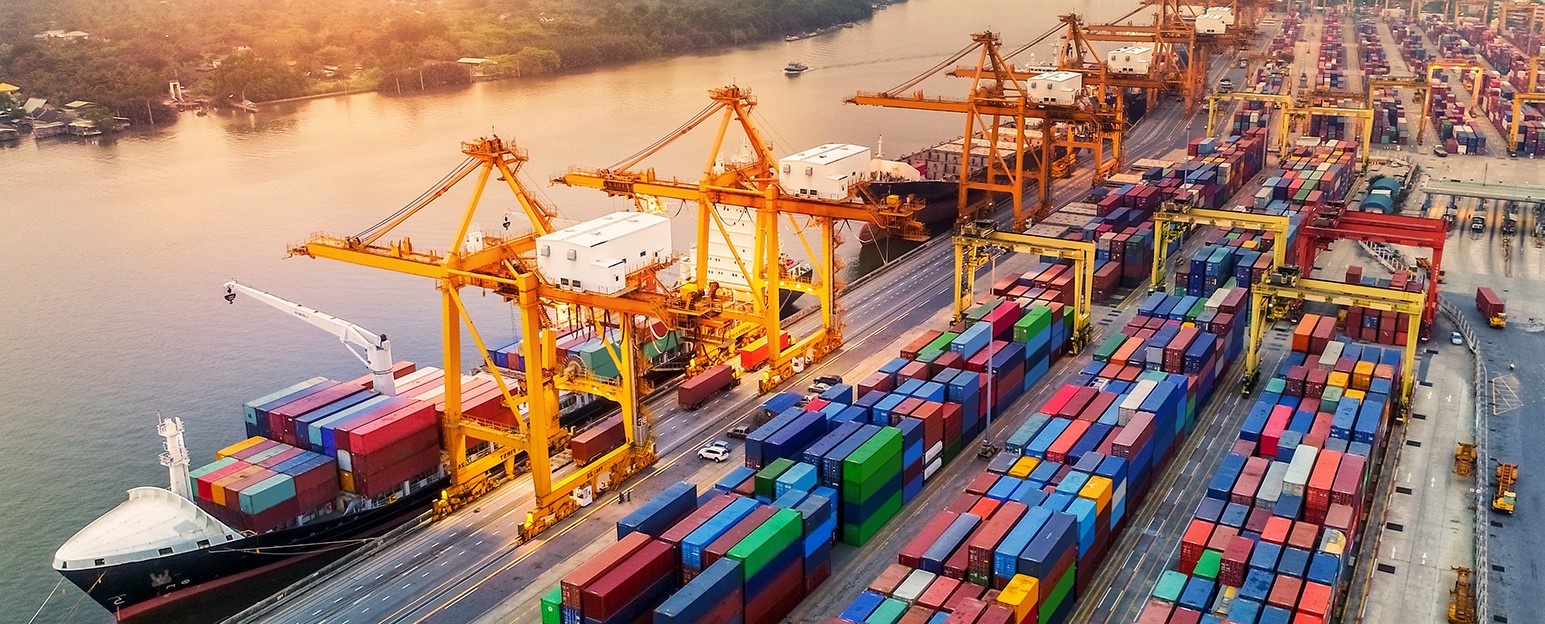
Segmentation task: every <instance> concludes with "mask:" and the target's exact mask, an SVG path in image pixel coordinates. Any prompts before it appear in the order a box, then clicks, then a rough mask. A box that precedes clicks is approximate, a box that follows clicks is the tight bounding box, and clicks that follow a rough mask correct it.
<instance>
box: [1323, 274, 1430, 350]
mask: <svg viewBox="0 0 1545 624" xmlns="http://www.w3.org/2000/svg"><path fill="white" fill-rule="evenodd" d="M1346 282H1347V283H1348V284H1361V285H1363V286H1372V287H1375V288H1388V289H1392V290H1401V291H1405V292H1414V293H1419V292H1422V291H1423V290H1424V288H1425V285H1424V284H1423V282H1422V280H1421V278H1420V277H1419V276H1417V275H1414V274H1412V273H1411V272H1410V271H1407V270H1405V269H1401V270H1399V271H1396V272H1395V274H1394V275H1392V276H1391V277H1390V279H1387V280H1384V279H1374V278H1372V277H1369V276H1365V275H1363V268H1362V267H1360V266H1356V265H1353V266H1350V267H1347V274H1346ZM1410 316H1411V315H1409V314H1406V313H1404V312H1391V311H1389V310H1374V309H1370V308H1364V307H1359V306H1348V307H1347V315H1346V320H1345V323H1344V328H1343V329H1344V331H1345V332H1346V335H1347V337H1349V338H1351V339H1353V340H1357V341H1361V342H1368V343H1374V344H1382V345H1390V346H1400V347H1403V346H1405V344H1406V339H1407V337H1408V336H1407V333H1406V331H1407V328H1408V327H1410V320H1411V319H1410Z"/></svg>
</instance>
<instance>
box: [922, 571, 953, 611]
mask: <svg viewBox="0 0 1545 624" xmlns="http://www.w3.org/2000/svg"><path fill="white" fill-rule="evenodd" d="M960 584H961V581H960V580H958V579H952V578H950V577H947V576H940V577H935V578H934V580H933V582H932V583H929V584H928V589H926V590H923V593H922V594H921V595H919V596H918V597H917V604H920V605H922V606H924V607H927V608H929V609H933V610H935V611H943V610H944V604H945V603H946V602H949V599H950V596H951V595H953V594H954V593H955V590H956V589H959V588H960Z"/></svg>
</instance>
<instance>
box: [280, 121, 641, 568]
mask: <svg viewBox="0 0 1545 624" xmlns="http://www.w3.org/2000/svg"><path fill="white" fill-rule="evenodd" d="M462 152H463V153H464V154H466V156H467V158H466V159H465V160H464V161H462V163H461V164H460V165H459V166H457V168H456V169H454V170H453V171H452V172H451V173H450V174H448V175H447V176H446V177H445V178H444V179H443V180H442V182H441V183H440V184H439V185H437V186H436V187H435V188H434V189H431V190H430V191H428V192H425V193H424V194H423V195H421V196H420V197H419V198H418V199H416V200H414V201H413V202H411V203H409V204H408V205H406V206H404V207H403V208H401V209H400V210H398V211H397V212H395V213H393V214H392V215H390V216H389V217H387V218H386V219H384V220H382V221H381V222H379V223H377V224H376V225H374V226H371V227H370V228H368V229H366V230H364V231H362V232H360V233H359V234H356V235H354V236H348V237H339V236H328V235H316V236H313V237H312V238H311V239H310V240H309V241H308V242H306V243H304V244H301V245H297V246H293V247H291V248H290V250H289V252H290V254H291V255H293V256H305V257H311V258H326V259H331V260H338V261H342V262H347V263H350V264H356V265H360V266H366V267H371V268H377V269H383V270H387V271H392V272H395V273H402V274H406V275H413V276H418V277H424V278H428V279H431V280H434V281H435V283H436V285H437V288H438V290H439V291H440V299H441V322H442V329H443V332H444V341H443V349H444V355H443V359H444V368H445V370H446V371H447V373H448V374H447V375H446V376H445V407H444V410H445V413H444V418H443V419H442V421H441V429H442V433H443V436H444V440H445V445H446V447H447V448H446V451H447V453H448V455H449V457H450V461H449V472H450V476H451V484H450V486H449V487H448V488H447V489H446V490H445V491H444V492H443V493H442V495H441V498H440V500H439V501H437V503H436V505H435V508H436V513H437V515H443V514H444V513H448V512H449V511H451V510H453V509H455V508H457V507H459V506H460V505H463V504H466V503H467V502H469V501H471V500H473V499H475V498H477V497H478V496H480V495H482V494H483V493H485V492H486V491H487V483H488V481H487V479H486V474H487V472H488V471H489V470H492V469H494V468H496V467H498V466H500V465H503V466H504V469H505V472H506V474H511V475H513V474H514V473H515V472H514V471H515V463H514V462H515V458H516V456H517V455H519V454H521V453H524V454H525V455H526V458H527V460H528V462H529V465H530V469H531V477H532V487H533V489H534V491H535V498H536V501H535V509H534V510H532V511H531V512H529V513H528V514H527V517H526V522H525V523H524V524H522V525H521V528H520V534H521V536H522V537H523V538H530V537H531V536H532V535H535V534H536V533H538V532H540V531H542V530H543V529H545V528H547V527H549V526H551V525H552V524H554V523H556V522H557V521H558V520H560V519H562V518H564V517H567V516H568V515H570V514H572V513H573V512H574V511H576V510H577V509H578V508H579V502H578V501H577V500H576V499H575V497H574V496H572V494H575V493H577V492H583V491H584V490H585V488H587V487H588V488H591V489H592V490H593V489H595V488H597V487H598V486H599V485H601V477H602V476H603V475H606V476H608V477H609V478H610V481H609V483H620V482H621V480H624V479H626V478H628V477H630V476H632V475H633V474H636V473H637V472H638V471H639V470H642V469H643V468H644V467H645V466H648V465H649V464H652V463H653V462H654V461H655V450H654V437H653V432H652V429H651V427H650V420H649V416H648V414H647V413H645V412H642V411H640V409H639V407H640V403H639V401H638V394H639V383H640V381H639V378H640V375H639V374H638V371H637V369H636V367H635V359H636V357H635V353H634V345H633V319H634V318H635V317H639V316H644V317H652V318H668V317H667V316H666V314H665V313H664V312H663V301H664V296H663V295H659V294H655V293H652V292H650V289H649V286H650V284H653V283H657V280H655V279H654V278H653V273H652V272H653V271H654V270H657V269H656V268H655V267H646V268H645V269H644V270H641V271H635V272H633V273H630V274H629V275H628V279H627V287H626V288H625V289H623V291H622V292H621V293H620V294H618V295H602V294H597V293H591V292H581V291H575V290H570V289H562V288H557V287H555V286H553V285H552V284H549V283H547V282H546V281H545V280H543V279H542V277H541V276H540V275H539V274H538V273H537V272H536V270H535V268H534V266H535V261H534V258H532V257H531V256H532V254H534V250H535V246H536V239H537V237H538V236H541V235H543V234H547V233H551V232H552V231H553V227H552V218H553V216H554V213H553V212H552V211H550V210H549V209H548V208H547V207H545V206H543V205H542V204H541V203H539V202H538V201H537V200H536V199H535V198H534V197H532V196H531V195H530V194H528V193H527V192H526V191H525V188H524V186H523V184H522V183H521V182H520V181H519V179H518V178H517V176H516V173H517V172H518V171H519V169H520V167H521V165H523V164H524V163H525V162H526V161H527V160H528V158H527V156H526V154H525V152H524V151H523V150H520V149H518V148H517V147H516V146H515V145H514V144H513V143H511V142H506V141H504V140H502V139H499V138H498V137H492V138H483V139H478V140H476V141H471V142H466V143H463V144H462ZM474 174H475V178H474V179H475V187H474V189H473V191H472V193H471V197H470V199H469V200H468V203H467V205H466V208H465V209H464V210H463V211H462V212H461V213H460V214H459V215H458V216H457V219H456V223H455V234H454V236H453V237H451V238H450V247H449V250H448V251H445V252H432V251H424V250H418V249H415V248H414V247H413V245H412V243H411V242H410V241H409V240H408V239H407V238H402V239H399V240H398V241H396V242H391V243H382V239H383V238H384V237H385V236H386V235H388V234H390V233H391V232H392V231H393V229H394V228H396V227H397V226H399V225H401V224H402V223H404V222H405V221H407V220H408V219H409V218H411V217H413V216H414V215H416V214H419V213H420V212H422V211H423V209H424V208H426V207H427V206H428V205H430V204H431V203H432V202H433V201H434V200H435V199H436V198H439V197H441V196H443V195H445V194H446V193H447V192H449V191H450V189H451V188H452V187H454V186H455V185H456V184H457V183H459V182H461V181H462V180H465V179H467V178H468V177H474ZM495 177H497V179H498V180H500V181H503V182H505V183H506V185H507V186H508V187H509V188H510V190H511V191H512V192H513V193H514V195H515V198H516V201H517V202H518V203H519V205H520V207H521V209H522V210H523V211H524V212H525V213H526V216H527V219H528V220H529V222H530V225H531V230H532V231H530V232H526V233H523V234H518V235H515V236H508V237H496V236H487V235H481V233H480V232H476V231H472V219H473V217H474V216H475V214H476V212H477V208H478V205H479V203H480V202H481V201H482V198H483V194H484V191H485V190H486V189H487V186H488V182H489V180H490V178H495ZM469 231H471V232H472V233H471V235H469ZM466 287H475V288H482V289H484V290H487V291H491V292H493V293H495V294H497V295H499V296H501V297H503V298H505V299H506V300H507V301H510V302H512V303H513V304H514V305H515V306H516V309H517V311H518V312H519V317H520V329H521V335H523V336H525V337H526V340H524V341H523V347H522V348H523V351H524V358H525V359H524V361H525V363H526V366H525V371H524V377H523V379H521V380H519V382H518V383H511V381H510V380H506V379H505V378H504V376H503V375H502V374H500V373H499V372H498V371H499V369H498V368H497V367H496V366H494V363H493V360H492V358H491V356H490V355H489V354H488V349H487V344H485V343H484V341H483V338H482V335H481V334H480V333H479V331H478V329H477V327H476V325H475V324H474V323H473V322H472V319H471V316H470V315H469V313H468V311H467V308H466V306H465V305H464V304H463V303H462V297H461V294H460V291H461V289H462V288H466ZM551 308H563V309H568V310H575V311H579V312H577V314H584V313H587V312H588V314H589V315H590V317H591V318H592V319H594V318H595V316H594V312H595V311H596V310H603V311H606V312H608V313H611V314H615V315H617V316H618V317H620V320H619V321H618V322H617V325H618V326H619V327H620V330H621V331H620V334H621V341H620V345H619V346H618V347H616V348H613V347H612V346H611V345H610V344H608V347H607V349H608V352H609V354H610V355H611V357H612V359H613V361H614V363H615V364H616V365H617V368H618V370H619V371H620V375H619V377H618V378H617V379H615V380H605V379H598V378H596V377H594V376H591V375H584V374H571V373H567V372H564V367H563V366H562V363H561V362H557V361H555V360H556V356H555V346H554V332H553V331H552V329H550V328H548V327H547V326H546V325H547V323H548V320H547V319H548V315H547V310H548V309H551ZM463 329H465V330H466V333H467V335H469V336H470V337H471V338H472V340H473V342H474V343H476V345H477V347H478V351H479V352H480V353H481V354H482V355H483V359H484V364H485V366H486V368H487V369H488V370H489V371H490V372H492V373H494V374H493V378H494V381H495V382H496V383H497V385H498V386H499V389H500V392H501V394H502V395H503V404H504V406H505V407H506V408H508V409H509V411H510V412H511V413H512V414H515V415H516V416H515V417H514V418H513V419H512V420H513V424H509V425H504V424H499V423H492V422H483V421H478V420H474V419H471V418H464V417H463V414H462V406H461V399H462V392H461V389H462V386H461V375H460V374H458V373H459V371H461V370H462V368H463V367H462V361H461V344H462V343H461V341H462V332H463ZM603 342H604V341H603ZM560 390H567V391H571V392H587V393H592V394H598V395H600V396H604V397H606V398H608V399H611V400H613V401H616V402H617V403H618V404H619V405H621V408H622V419H623V424H624V427H623V431H624V437H625V439H626V440H627V443H626V444H624V445H622V446H621V447H620V448H617V449H615V450H613V451H611V452H609V453H606V454H605V455H603V456H602V457H601V458H599V459H596V460H594V461H592V462H591V463H589V464H587V465H586V466H585V467H584V468H582V469H580V470H576V471H575V472H573V473H571V474H569V475H568V476H566V477H564V478H562V479H561V480H558V481H557V482H554V481H555V475H554V472H553V466H552V454H553V449H552V448H551V447H552V445H553V444H554V443H555V442H557V441H562V440H566V432H564V431H563V430H562V428H561V427H559V425H558V392H559V391H560ZM522 405H524V406H525V407H526V410H525V414H524V416H521V415H520V413H521V412H520V407H521V406H522ZM469 436H470V437H475V438H477V439H479V440H485V441H488V442H491V443H493V444H495V445H496V446H497V449H496V450H495V451H494V452H492V453H488V454H485V455H480V456H476V457H469V456H468V455H467V448H466V447H467V443H466V440H467V438H468V437H469Z"/></svg>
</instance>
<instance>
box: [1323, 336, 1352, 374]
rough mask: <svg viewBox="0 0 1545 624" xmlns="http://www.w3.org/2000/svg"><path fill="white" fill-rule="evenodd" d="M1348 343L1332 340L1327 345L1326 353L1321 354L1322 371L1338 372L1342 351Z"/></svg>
mask: <svg viewBox="0 0 1545 624" xmlns="http://www.w3.org/2000/svg"><path fill="white" fill-rule="evenodd" d="M1345 348H1346V343H1344V342H1341V341H1339V340H1332V341H1330V342H1328V343H1325V351H1324V352H1323V353H1321V354H1320V370H1322V371H1325V372H1330V371H1333V370H1336V361H1337V360H1340V359H1341V353H1342V350H1343V349H1345Z"/></svg>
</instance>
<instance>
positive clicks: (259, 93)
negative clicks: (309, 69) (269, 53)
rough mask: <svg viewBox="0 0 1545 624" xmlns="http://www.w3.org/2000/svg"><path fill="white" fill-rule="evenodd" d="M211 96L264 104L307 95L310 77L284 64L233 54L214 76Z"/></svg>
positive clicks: (211, 77) (243, 54) (218, 68)
mask: <svg viewBox="0 0 1545 624" xmlns="http://www.w3.org/2000/svg"><path fill="white" fill-rule="evenodd" d="M210 83H211V87H212V88H213V90H214V92H213V93H212V94H211V95H213V96H215V98H216V99H223V98H228V97H233V96H234V97H235V98H238V99H239V98H242V97H245V98H246V99H249V100H253V101H256V102H261V101H265V100H279V99H284V98H290V97H296V96H299V95H304V94H305V92H306V77H305V76H303V75H301V74H300V73H299V72H297V71H295V70H294V69H291V68H290V67H288V66H287V65H285V64H284V63H281V62H279V61H277V60H274V59H269V58H264V57H260V56H257V55H256V54H252V53H250V52H243V53H238V54H232V55H230V56H228V57H226V58H225V60H224V61H222V62H221V63H220V66H219V67H217V68H215V71H214V72H213V73H212V74H211V76H210Z"/></svg>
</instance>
